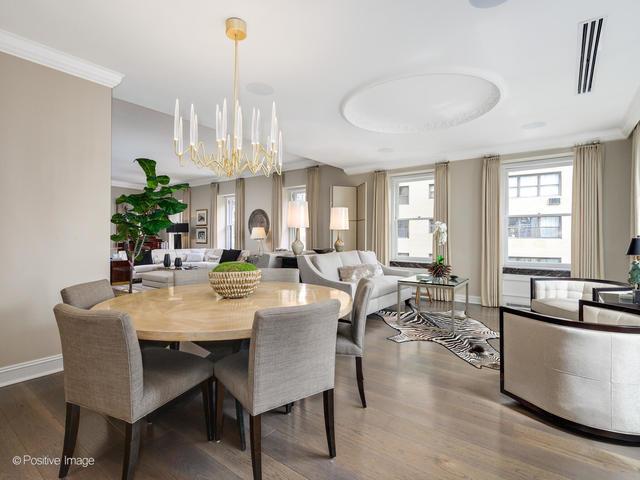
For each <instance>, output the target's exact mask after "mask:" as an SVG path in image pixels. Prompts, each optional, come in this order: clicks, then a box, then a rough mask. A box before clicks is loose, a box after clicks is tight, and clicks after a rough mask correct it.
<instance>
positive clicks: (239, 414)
mask: <svg viewBox="0 0 640 480" xmlns="http://www.w3.org/2000/svg"><path fill="white" fill-rule="evenodd" d="M236 423H237V424H238V433H239V434H240V450H242V451H243V452H244V451H245V450H246V449H247V439H246V437H245V435H244V410H243V409H242V404H241V403H240V402H239V401H238V400H236Z"/></svg>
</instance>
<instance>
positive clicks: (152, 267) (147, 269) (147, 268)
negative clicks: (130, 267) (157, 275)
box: [134, 264, 158, 273]
mask: <svg viewBox="0 0 640 480" xmlns="http://www.w3.org/2000/svg"><path fill="white" fill-rule="evenodd" d="M157 269H158V265H154V264H148V265H136V266H135V268H134V271H135V272H136V273H144V272H152V271H154V270H157Z"/></svg>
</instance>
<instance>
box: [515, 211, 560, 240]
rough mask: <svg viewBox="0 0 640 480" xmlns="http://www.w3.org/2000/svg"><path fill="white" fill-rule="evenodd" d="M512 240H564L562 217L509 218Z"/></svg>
mask: <svg viewBox="0 0 640 480" xmlns="http://www.w3.org/2000/svg"><path fill="white" fill-rule="evenodd" d="M509 237H511V238H562V217H560V216H557V215H553V216H545V217H542V216H535V217H509Z"/></svg>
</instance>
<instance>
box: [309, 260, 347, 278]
mask: <svg viewBox="0 0 640 480" xmlns="http://www.w3.org/2000/svg"><path fill="white" fill-rule="evenodd" d="M311 263H313V265H314V266H315V267H316V268H317V269H318V270H320V273H322V275H323V276H325V277H327V278H328V279H330V280H333V281H336V282H338V281H340V276H339V275H338V269H339V268H340V267H342V266H343V264H342V260H341V259H340V256H339V255H338V254H337V253H323V254H322V255H313V256H311Z"/></svg>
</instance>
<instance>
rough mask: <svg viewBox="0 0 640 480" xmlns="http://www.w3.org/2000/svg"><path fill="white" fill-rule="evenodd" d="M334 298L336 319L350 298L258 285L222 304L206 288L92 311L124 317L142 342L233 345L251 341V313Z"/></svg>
mask: <svg viewBox="0 0 640 480" xmlns="http://www.w3.org/2000/svg"><path fill="white" fill-rule="evenodd" d="M332 298H335V299H336V300H339V301H340V317H344V316H345V315H348V314H349V312H351V306H352V301H351V296H350V295H349V294H347V293H345V292H343V291H341V290H336V289H334V288H328V287H323V286H320V285H310V284H305V283H286V282H262V283H260V285H258V288H257V289H256V291H255V292H254V293H253V294H252V295H249V296H248V297H246V298H238V299H225V298H222V297H220V296H219V295H218V294H216V293H215V292H214V291H213V290H212V289H211V286H210V285H209V284H208V283H206V284H204V283H203V284H198V285H182V286H178V287H169V288H158V289H155V290H148V291H145V292H140V293H135V294H132V295H121V296H118V297H115V298H112V299H110V300H107V301H105V302H102V303H99V304H97V305H95V306H94V307H93V308H92V310H119V311H122V312H127V313H128V314H129V316H130V317H131V319H132V321H133V326H134V327H135V329H136V331H137V333H138V338H140V339H141V340H165V341H197V340H201V341H203V340H238V339H244V338H250V337H251V327H252V326H253V316H254V314H255V312H256V310H261V309H264V308H271V307H291V306H295V305H308V304H311V303H317V302H321V301H323V300H329V299H332Z"/></svg>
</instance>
